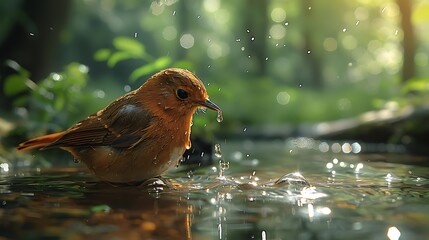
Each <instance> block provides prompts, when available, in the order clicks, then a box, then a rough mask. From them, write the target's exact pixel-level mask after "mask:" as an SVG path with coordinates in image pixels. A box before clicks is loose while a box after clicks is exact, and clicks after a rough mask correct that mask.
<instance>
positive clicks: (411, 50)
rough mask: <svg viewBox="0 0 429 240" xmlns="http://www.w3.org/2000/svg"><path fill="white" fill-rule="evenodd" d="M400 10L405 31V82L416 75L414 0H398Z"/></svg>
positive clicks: (403, 72)
mask: <svg viewBox="0 0 429 240" xmlns="http://www.w3.org/2000/svg"><path fill="white" fill-rule="evenodd" d="M397 3H398V6H399V10H400V11H401V15H402V20H401V24H402V31H403V32H404V39H403V41H402V46H403V59H402V61H403V63H402V81H403V82H405V81H407V80H409V79H411V78H413V77H414V74H415V65H414V54H415V51H416V43H415V37H414V29H413V25H412V23H411V14H412V1H411V0H397Z"/></svg>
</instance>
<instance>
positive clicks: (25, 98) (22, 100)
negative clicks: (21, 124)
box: [13, 96, 29, 107]
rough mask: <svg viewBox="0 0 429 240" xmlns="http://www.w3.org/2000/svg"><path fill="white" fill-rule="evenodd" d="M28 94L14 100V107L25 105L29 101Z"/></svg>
mask: <svg viewBox="0 0 429 240" xmlns="http://www.w3.org/2000/svg"><path fill="white" fill-rule="evenodd" d="M28 100H29V97H28V96H21V97H18V98H16V99H14V100H13V106H14V107H23V106H25V105H26V104H27V103H28Z"/></svg>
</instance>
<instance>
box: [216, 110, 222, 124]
mask: <svg viewBox="0 0 429 240" xmlns="http://www.w3.org/2000/svg"><path fill="white" fill-rule="evenodd" d="M216 120H217V122H219V123H220V122H222V121H223V115H222V111H217V118H216Z"/></svg>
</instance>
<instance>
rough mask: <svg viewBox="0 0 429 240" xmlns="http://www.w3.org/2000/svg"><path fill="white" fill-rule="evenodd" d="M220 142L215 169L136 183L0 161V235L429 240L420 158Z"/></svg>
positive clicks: (428, 185) (427, 180) (301, 144)
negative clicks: (122, 183)
mask: <svg viewBox="0 0 429 240" xmlns="http://www.w3.org/2000/svg"><path fill="white" fill-rule="evenodd" d="M220 145H221V150H222V154H216V156H214V157H215V159H216V163H215V164H214V165H213V166H208V167H196V166H195V167H189V166H182V167H179V168H178V169H175V170H173V171H172V172H170V173H168V174H166V175H165V176H164V178H165V179H164V180H163V181H161V180H156V179H155V180H153V181H150V182H149V183H147V184H145V185H140V186H112V185H110V184H107V183H102V182H99V181H98V180H97V179H96V178H94V177H93V176H91V174H89V173H87V172H86V171H85V169H84V168H81V167H79V166H80V165H79V164H76V167H58V168H52V169H41V170H40V169H39V170H37V171H36V170H28V169H27V170H24V169H19V168H18V169H5V168H4V165H3V168H2V172H1V175H0V238H2V237H3V238H13V239H17V238H19V239H46V238H63V239H88V238H92V239H398V238H399V239H429V229H428V228H427V226H428V222H429V204H428V203H429V191H428V190H429V168H427V167H424V166H417V165H416V164H420V165H421V164H422V163H423V164H425V163H427V161H428V160H429V159H426V158H425V157H416V156H410V155H406V154H403V153H397V152H393V153H377V154H364V153H362V151H361V150H362V148H364V147H362V146H361V145H359V144H358V145H353V144H349V145H347V144H343V143H340V144H338V143H337V145H340V148H339V149H337V148H338V146H337V145H336V144H334V143H325V142H319V141H314V140H311V139H294V140H289V141H271V142H254V141H240V142H221V143H220ZM218 160H221V166H219V164H217V161H218ZM410 163H411V164H410ZM6 170H8V171H6ZM220 173H221V174H220Z"/></svg>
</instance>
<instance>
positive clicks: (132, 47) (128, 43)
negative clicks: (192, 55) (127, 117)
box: [94, 37, 195, 82]
mask: <svg viewBox="0 0 429 240" xmlns="http://www.w3.org/2000/svg"><path fill="white" fill-rule="evenodd" d="M113 46H114V49H113V50H111V49H107V48H103V49H100V50H98V51H97V52H96V53H95V54H94V59H95V60H97V61H106V62H107V65H108V66H109V67H111V68H113V67H114V66H115V65H116V64H117V63H119V62H122V61H125V60H131V59H133V60H137V61H139V62H140V63H142V62H145V64H143V66H141V67H138V68H137V69H135V70H133V71H132V72H131V75H130V77H129V81H130V82H135V81H136V80H137V79H139V78H141V77H145V76H147V77H148V76H150V75H151V74H154V73H155V72H157V71H160V70H162V69H165V68H167V67H178V68H185V69H188V70H190V71H194V70H195V69H194V66H193V64H192V63H191V62H188V61H178V62H175V63H172V59H171V57H168V56H164V57H159V58H154V57H152V56H151V55H150V54H149V53H147V52H146V48H145V46H144V45H143V44H142V43H141V42H139V41H138V40H136V39H135V38H129V37H117V38H114V39H113Z"/></svg>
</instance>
